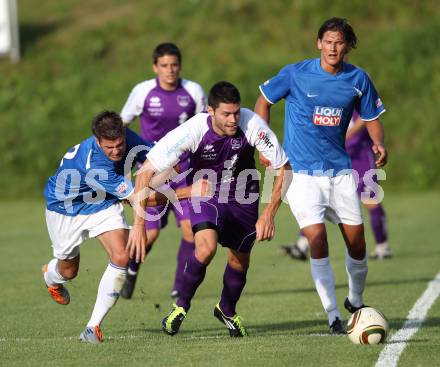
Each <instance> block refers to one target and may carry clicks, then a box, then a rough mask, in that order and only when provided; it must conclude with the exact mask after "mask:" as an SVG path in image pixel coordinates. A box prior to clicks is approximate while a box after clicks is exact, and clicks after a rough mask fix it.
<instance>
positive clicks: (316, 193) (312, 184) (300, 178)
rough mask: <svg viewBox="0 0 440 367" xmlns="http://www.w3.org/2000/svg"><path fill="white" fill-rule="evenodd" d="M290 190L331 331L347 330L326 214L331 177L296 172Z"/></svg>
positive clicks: (288, 197) (290, 196) (293, 209)
mask: <svg viewBox="0 0 440 367" xmlns="http://www.w3.org/2000/svg"><path fill="white" fill-rule="evenodd" d="M293 182H294V184H292V185H290V187H289V189H288V191H287V195H286V196H287V199H288V201H289V205H290V208H291V210H292V212H293V214H294V216H295V218H296V220H297V222H298V225H299V227H300V228H301V230H302V231H303V233H304V235H305V237H306V238H307V241H308V243H309V249H310V270H311V273H312V278H313V281H314V283H315V287H316V290H317V292H318V295H319V298H320V299H321V303H322V306H323V307H324V310H325V311H326V313H327V316H328V322H329V325H330V332H331V333H337V334H339V333H343V332H344V330H343V326H342V322H341V320H342V316H341V314H340V312H339V309H338V306H337V302H336V291H335V280H334V275H333V269H332V267H331V264H330V259H329V256H328V254H329V251H328V243H327V231H326V228H325V225H324V219H325V218H324V217H325V213H326V210H327V205H328V202H329V193H330V189H331V183H330V179H329V178H328V177H313V176H308V175H302V174H296V173H294V175H293Z"/></svg>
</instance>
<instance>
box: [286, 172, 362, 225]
mask: <svg viewBox="0 0 440 367" xmlns="http://www.w3.org/2000/svg"><path fill="white" fill-rule="evenodd" d="M286 197H287V200H288V202H289V205H290V209H291V210H292V213H293V215H294V216H295V218H296V221H297V222H298V225H299V227H300V228H301V229H302V228H304V227H307V226H310V225H312V224H317V223H324V219H328V220H330V221H331V222H333V223H335V224H339V223H344V224H349V225H358V224H362V213H361V206H360V202H359V198H358V195H357V192H356V183H355V180H354V178H353V175H351V174H348V175H340V176H336V177H327V176H310V175H305V174H301V173H294V174H293V180H292V183H291V184H290V187H289V189H288V190H287V193H286Z"/></svg>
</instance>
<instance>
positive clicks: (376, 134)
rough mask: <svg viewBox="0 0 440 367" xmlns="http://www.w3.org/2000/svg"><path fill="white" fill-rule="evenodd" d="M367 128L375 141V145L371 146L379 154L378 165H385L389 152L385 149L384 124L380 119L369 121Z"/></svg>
mask: <svg viewBox="0 0 440 367" xmlns="http://www.w3.org/2000/svg"><path fill="white" fill-rule="evenodd" d="M367 130H368V135H370V138H371V140H372V141H373V146H372V147H371V149H372V150H373V153H374V154H375V155H376V156H377V158H376V162H375V163H376V167H383V166H385V165H386V164H387V161H388V152H387V150H386V149H385V145H384V132H383V126H382V124H381V122H380V121H379V119H376V120H372V121H368V122H367Z"/></svg>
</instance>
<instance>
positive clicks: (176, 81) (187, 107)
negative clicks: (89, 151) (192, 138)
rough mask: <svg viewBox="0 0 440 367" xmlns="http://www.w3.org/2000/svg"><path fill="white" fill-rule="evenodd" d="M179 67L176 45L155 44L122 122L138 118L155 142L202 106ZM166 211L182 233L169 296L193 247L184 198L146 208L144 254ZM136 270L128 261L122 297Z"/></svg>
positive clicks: (193, 85) (183, 163)
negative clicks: (149, 71) (148, 72)
mask: <svg viewBox="0 0 440 367" xmlns="http://www.w3.org/2000/svg"><path fill="white" fill-rule="evenodd" d="M181 66H182V59H181V53H180V50H179V49H178V48H177V46H176V45H174V44H172V43H162V44H159V45H158V46H157V47H156V48H155V50H154V51H153V71H154V72H155V74H156V76H157V77H156V78H155V79H150V80H146V81H144V82H141V83H139V84H137V85H136V86H135V87H134V88H133V90H132V92H131V94H130V96H129V97H128V100H127V102H126V103H125V105H124V107H123V109H122V112H121V116H122V119H123V121H124V123H125V124H129V123H131V122H132V121H133V120H134V119H135V118H136V117H139V120H140V126H141V136H142V137H143V138H144V139H146V140H149V141H159V140H160V139H161V138H162V137H163V136H164V135H165V134H166V133H168V132H169V131H171V130H173V129H175V128H176V127H178V126H179V125H180V124H182V123H183V122H185V121H186V120H187V119H189V118H190V117H192V116H194V115H195V114H196V113H199V112H202V111H204V110H205V108H206V106H205V104H206V103H205V94H204V92H203V89H202V87H201V86H200V85H199V84H197V83H195V82H193V81H190V80H185V79H182V78H180V76H179V75H180V71H181ZM179 166H180V169H181V171H185V170H186V169H187V166H188V156H187V155H182V157H180V163H179ZM184 185H185V183H184V181H180V182H177V183H173V185H172V187H173V188H178V187H182V186H184ZM170 210H172V211H173V212H174V214H175V217H176V222H177V225H178V226H179V227H180V229H181V232H182V238H181V241H180V247H179V251H178V253H177V268H176V274H175V280H174V285H173V287H172V290H171V296H172V297H177V296H178V294H179V290H180V286H181V280H182V274H183V270H184V266H185V262H186V259H187V257H188V256H189V255H190V254H191V253H192V251H193V250H194V237H193V234H192V231H191V223H190V220H189V211H188V202H187V200H182V201H180V207H179V208H176V206H174V205H169V206H167V207H164V206H157V207H150V208H147V213H148V214H149V215H150V216H149V217H148V220H147V221H145V226H146V228H147V230H148V243H147V253H148V252H149V251H150V250H151V248H152V246H153V244H154V242H155V241H156V240H157V238H158V237H159V234H160V230H161V229H162V228H163V227H165V226H166V225H167V223H168V215H169V212H170ZM152 217H154V219H153V218H152ZM138 271H139V263H136V262H135V261H134V260H131V261H130V263H129V267H128V275H127V279H126V281H125V284H124V287H123V288H122V291H121V296H122V297H123V298H131V296H132V294H133V291H134V287H135V283H136V279H137V274H138Z"/></svg>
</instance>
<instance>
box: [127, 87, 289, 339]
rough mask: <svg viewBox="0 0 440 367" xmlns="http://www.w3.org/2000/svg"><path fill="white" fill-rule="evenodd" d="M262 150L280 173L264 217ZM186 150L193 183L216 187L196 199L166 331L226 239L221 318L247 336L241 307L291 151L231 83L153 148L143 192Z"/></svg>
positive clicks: (138, 234) (270, 227)
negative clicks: (191, 244) (188, 249)
mask: <svg viewBox="0 0 440 367" xmlns="http://www.w3.org/2000/svg"><path fill="white" fill-rule="evenodd" d="M254 148H257V149H258V150H259V151H260V152H261V153H262V154H263V155H264V156H265V157H266V158H267V159H268V160H269V161H270V162H271V165H272V167H273V168H274V169H276V170H278V171H279V173H280V175H278V176H277V177H276V178H275V182H274V186H273V190H272V197H271V202H270V203H269V204H268V205H267V206H266V208H265V209H264V211H263V213H262V214H261V215H260V216H259V217H258V196H259V189H258V179H259V172H258V171H257V170H256V169H255V162H254ZM184 152H187V153H189V154H190V168H191V169H192V171H191V174H190V175H189V176H188V177H187V179H188V183H191V182H193V181H194V180H195V179H197V178H201V177H204V176H207V177H208V179H209V180H210V181H211V182H214V183H215V186H216V188H215V193H214V195H213V196H212V197H211V198H209V199H207V200H196V199H195V198H192V199H191V201H190V218H191V223H192V230H193V232H194V238H195V250H194V251H193V252H192V253H191V256H190V257H189V258H188V260H187V262H186V267H185V272H184V274H183V284H182V287H181V292H180V295H179V297H178V299H177V301H176V303H175V304H174V305H173V309H172V310H171V312H170V313H169V314H168V315H167V316H166V317H165V318H164V319H163V320H162V329H163V331H164V332H165V333H167V334H169V335H174V334H176V333H177V332H178V331H179V327H180V325H181V323H182V321H183V320H184V318H185V316H186V314H187V312H188V311H189V309H190V306H191V300H192V298H193V296H194V294H195V292H196V290H197V288H198V287H199V285H200V284H201V283H202V281H203V279H204V277H205V273H206V268H207V266H208V265H209V263H210V262H211V260H212V258H213V257H214V255H215V253H216V250H217V243H220V244H221V245H222V246H225V247H227V248H228V260H227V265H226V269H225V271H224V275H223V291H222V294H221V298H220V302H219V303H218V304H217V305H216V306H215V308H214V316H215V317H216V318H218V319H219V320H220V321H221V322H222V323H223V324H224V325H225V326H226V327H227V328H228V330H229V333H230V336H231V337H242V336H245V335H247V332H246V329H245V327H244V326H243V324H242V321H241V318H240V316H238V315H237V313H236V310H235V308H236V304H237V302H238V300H239V298H240V295H241V293H242V290H243V288H244V286H245V284H246V273H247V269H248V267H249V258H250V252H251V250H252V246H253V244H254V241H255V240H257V241H264V240H267V239H271V238H272V237H273V236H274V233H275V227H274V216H275V213H276V211H277V209H278V207H279V205H280V202H281V191H282V190H281V189H282V184H283V179H284V172H285V169H286V168H288V167H289V165H288V163H287V157H286V155H285V153H284V151H283V149H282V148H281V147H280V145H279V144H278V140H277V139H276V136H275V134H274V133H273V132H272V131H271V130H270V129H269V127H268V126H267V124H266V122H265V121H264V120H263V119H261V118H260V117H259V116H258V115H257V114H255V113H253V112H252V111H250V110H248V109H246V108H240V93H239V91H238V90H237V88H236V87H235V86H233V85H232V84H230V83H228V82H219V83H217V84H215V85H214V86H213V87H212V88H211V90H210V93H209V97H208V113H199V114H197V115H196V116H194V117H193V118H191V119H190V120H189V121H188V122H187V123H185V124H183V125H181V126H179V127H178V128H177V129H175V130H173V131H171V132H170V133H168V134H167V135H165V137H164V138H162V139H161V140H160V141H159V142H158V143H157V144H156V146H155V147H154V148H153V149H152V150H151V151H150V154H149V155H148V156H147V161H146V162H145V163H144V165H143V167H142V170H144V173H143V174H142V175H139V176H138V177H137V179H136V192H137V193H139V192H141V191H142V190H144V189H145V188H148V186H149V182H150V179H151V177H153V175H154V173H155V172H161V171H163V170H165V169H167V168H169V167H170V166H172V165H173V164H175V162H177V161H178V159H179V157H180V155H181V154H182V153H184ZM165 153H166V154H167V156H166V158H164V156H165ZM144 205H145V203H142V205H141V210H136V211H135V214H134V215H135V219H134V228H133V231H132V233H131V235H130V238H129V242H130V243H133V244H137V246H139V243H144V242H145V241H147V239H146V238H145V231H143V230H142V221H143V218H142V216H141V214H142V213H143V210H142V206H144Z"/></svg>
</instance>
